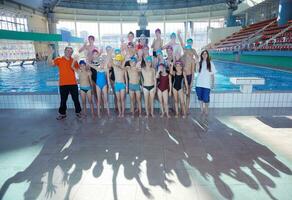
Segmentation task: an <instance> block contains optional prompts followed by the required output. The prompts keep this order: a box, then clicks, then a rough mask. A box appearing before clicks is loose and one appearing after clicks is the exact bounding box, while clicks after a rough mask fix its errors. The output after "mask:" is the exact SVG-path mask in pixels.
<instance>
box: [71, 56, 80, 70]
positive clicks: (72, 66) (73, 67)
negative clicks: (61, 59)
mask: <svg viewBox="0 0 292 200" xmlns="http://www.w3.org/2000/svg"><path fill="white" fill-rule="evenodd" d="M77 60H78V56H77V55H75V56H74V58H73V62H72V64H71V68H72V69H73V70H74V72H78V69H76V68H75V64H76V62H78V61H77Z"/></svg>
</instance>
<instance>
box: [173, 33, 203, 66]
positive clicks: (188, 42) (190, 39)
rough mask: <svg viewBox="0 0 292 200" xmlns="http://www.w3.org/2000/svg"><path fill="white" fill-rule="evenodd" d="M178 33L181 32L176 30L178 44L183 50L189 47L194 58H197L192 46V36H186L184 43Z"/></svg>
mask: <svg viewBox="0 0 292 200" xmlns="http://www.w3.org/2000/svg"><path fill="white" fill-rule="evenodd" d="M180 34H181V31H180V30H178V31H177V36H178V40H179V42H180V45H181V47H182V48H183V50H185V49H190V50H191V52H192V56H195V59H196V60H198V59H199V56H198V54H197V52H196V50H195V49H194V48H193V43H194V42H193V39H192V38H188V39H187V41H186V44H184V42H183V40H182V38H181V35H180Z"/></svg>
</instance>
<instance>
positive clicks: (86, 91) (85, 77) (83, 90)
mask: <svg viewBox="0 0 292 200" xmlns="http://www.w3.org/2000/svg"><path fill="white" fill-rule="evenodd" d="M75 62H78V56H75V57H74V61H73V62H72V65H71V68H72V69H73V70H74V71H75V72H76V73H77V74H78V77H79V85H80V96H81V100H82V112H83V114H84V116H86V110H87V109H86V98H87V99H88V102H89V105H90V110H91V114H92V117H94V107H93V102H92V95H91V91H92V81H91V72H90V71H89V70H88V69H87V67H86V63H85V61H84V60H80V61H79V69H77V68H75V67H74V65H75Z"/></svg>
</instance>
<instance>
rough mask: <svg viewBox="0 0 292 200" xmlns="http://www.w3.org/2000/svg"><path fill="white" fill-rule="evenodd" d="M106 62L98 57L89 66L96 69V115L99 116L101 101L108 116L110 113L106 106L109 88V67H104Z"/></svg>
mask: <svg viewBox="0 0 292 200" xmlns="http://www.w3.org/2000/svg"><path fill="white" fill-rule="evenodd" d="M106 64H107V63H106V62H105V61H104V60H103V59H102V58H101V57H100V58H99V60H98V61H96V63H95V64H89V66H90V67H91V68H93V69H95V70H96V93H97V115H98V117H100V116H101V115H100V106H101V102H102V101H103V103H104V107H105V108H106V110H107V114H108V116H109V115H110V112H109V106H108V100H107V99H108V97H107V96H108V89H109V83H110V79H109V69H108V68H107V67H106Z"/></svg>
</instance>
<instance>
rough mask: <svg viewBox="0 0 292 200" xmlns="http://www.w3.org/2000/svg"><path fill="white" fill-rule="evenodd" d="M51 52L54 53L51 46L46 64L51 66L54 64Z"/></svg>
mask: <svg viewBox="0 0 292 200" xmlns="http://www.w3.org/2000/svg"><path fill="white" fill-rule="evenodd" d="M53 54H54V50H53V49H52V47H49V51H48V58H47V64H48V66H52V67H53V66H55V65H56V63H54V60H53Z"/></svg>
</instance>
